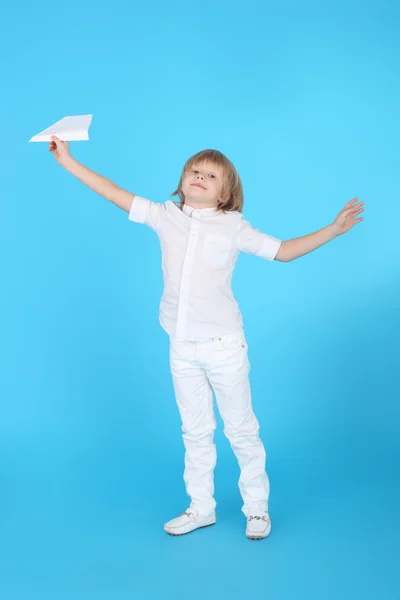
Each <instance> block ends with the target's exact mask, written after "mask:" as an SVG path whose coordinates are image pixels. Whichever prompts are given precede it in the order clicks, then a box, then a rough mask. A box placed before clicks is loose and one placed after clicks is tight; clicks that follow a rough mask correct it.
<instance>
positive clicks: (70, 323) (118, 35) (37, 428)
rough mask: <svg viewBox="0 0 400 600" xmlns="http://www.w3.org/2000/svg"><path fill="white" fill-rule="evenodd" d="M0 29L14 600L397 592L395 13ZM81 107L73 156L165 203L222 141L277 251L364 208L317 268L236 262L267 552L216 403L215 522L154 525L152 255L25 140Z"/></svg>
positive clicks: (175, 488)
mask: <svg viewBox="0 0 400 600" xmlns="http://www.w3.org/2000/svg"><path fill="white" fill-rule="evenodd" d="M2 15H3V16H2V19H1V24H0V31H1V36H0V44H1V51H2V66H1V83H2V90H3V91H2V95H1V100H0V102H1V113H2V145H1V150H0V153H1V154H0V160H1V163H0V164H1V170H2V177H1V192H2V194H1V196H2V217H1V219H0V227H1V236H0V244H1V252H0V256H1V273H2V294H1V319H2V322H1V346H0V350H1V371H2V373H1V378H0V382H1V383H0V385H1V388H0V390H1V405H0V408H1V419H0V477H1V494H0V509H1V510H0V515H1V540H2V542H1V555H0V558H1V562H0V595H1V597H2V598H4V599H6V600H48V599H49V600H53V599H54V598H57V600H64V599H65V600H71V599H72V598H73V599H74V600H78V599H79V600H80V599H81V598H82V599H85V600H87V599H89V598H95V599H96V600H102V599H103V598H104V599H112V600H114V599H118V600H125V599H128V598H132V597H137V598H165V597H166V596H167V595H168V596H169V595H171V597H174V598H175V599H176V600H180V599H183V598H188V597H191V598H194V599H197V598H203V597H207V598H218V597H220V595H222V594H227V595H228V597H230V598H231V599H232V600H234V599H239V598H244V597H246V595H247V594H250V595H254V594H255V593H257V595H258V596H259V594H262V596H263V597H268V598H271V599H273V600H281V599H285V600H286V599H288V598H299V599H302V598H307V599H310V598H315V599H318V600H319V599H320V598H324V599H326V600H328V599H331V598H332V599H333V598H335V599H337V598H339V597H340V598H342V599H350V598H361V597H363V598H364V599H367V598H376V597H377V596H378V595H379V596H381V597H384V598H385V600H389V599H394V598H398V597H399V594H400V582H399V578H398V571H397V572H396V569H395V566H396V560H395V558H396V551H397V552H398V550H399V548H398V546H399V542H398V540H399V533H400V531H399V510H398V506H399V476H398V475H399V434H398V431H399V428H398V423H399V388H400V385H399V377H398V363H399V360H398V359H399V350H398V347H399V342H398V340H399V329H400V327H399V296H400V278H399V259H400V250H399V245H398V243H397V238H398V219H399V216H400V215H399V212H400V211H399V191H400V189H399V187H400V186H399V176H398V174H399V158H400V157H399V134H400V126H399V117H398V107H399V93H400V84H399V58H400V52H399V51H400V42H399V39H400V38H399V33H400V32H399V23H400V21H399V17H400V10H399V5H398V3H396V2H395V1H394V0H393V1H388V0H383V1H382V0H381V1H380V2H368V1H366V2H361V1H355V0H346V1H344V0H339V1H338V0H335V1H334V2H333V1H332V2H325V3H321V2H317V1H311V0H304V1H302V2H294V1H289V2H285V3H283V4H282V3H280V2H278V1H274V2H261V0H259V1H258V2H257V1H254V0H250V2H245V3H237V2H231V3H230V4H229V5H227V4H225V3H224V2H221V1H216V0H213V1H212V2H211V1H209V0H204V1H203V2H201V3H194V4H191V3H187V2H177V1H176V0H173V1H172V2H168V3H163V2H150V3H148V2H146V3H142V2H140V3H139V2H134V3H130V2H128V1H126V2H118V1H117V2H113V3H112V4H109V3H98V2H79V3H78V2H75V1H72V2H69V3H68V5H65V4H59V3H56V4H55V3H54V2H48V1H45V2H40V3H36V4H32V3H28V2H26V1H25V2H22V3H19V4H17V5H13V6H12V5H10V4H9V5H8V7H5V8H3V11H2ZM89 113H92V114H93V121H92V124H91V128H90V130H89V136H90V140H89V141H87V142H70V150H71V153H72V155H73V156H74V157H75V158H76V159H77V160H79V161H80V162H82V163H83V164H84V165H86V166H87V167H89V168H91V169H93V170H94V171H96V172H98V173H100V174H102V175H104V176H105V177H108V178H110V179H111V180H113V181H114V182H116V183H117V184H118V185H120V186H121V187H123V188H125V189H127V190H129V191H131V192H133V193H134V194H137V195H141V196H145V197H147V198H149V199H151V200H153V201H158V202H165V201H166V200H168V199H169V197H170V194H171V193H172V191H173V190H174V189H175V188H176V185H177V183H178V180H179V176H180V173H181V169H182V167H183V164H184V162H185V161H186V159H187V158H188V157H189V156H191V155H192V154H194V153H195V152H198V151H199V150H202V149H205V148H217V149H219V150H220V151H222V152H223V153H225V154H226V155H227V156H228V158H229V159H230V160H231V161H232V162H233V163H234V165H235V166H236V168H237V170H238V172H239V174H240V176H241V178H242V182H243V186H244V195H245V203H244V210H243V214H244V216H245V218H246V219H247V220H249V221H250V222H251V223H252V224H253V226H254V227H257V228H258V229H260V230H261V231H264V232H266V233H269V234H271V235H273V236H276V237H279V238H281V239H290V238H293V237H299V236H302V235H305V234H308V233H311V232H312V231H315V230H317V229H320V228H321V227H324V226H325V225H328V224H329V223H331V222H332V221H333V220H334V219H335V217H336V216H337V214H338V212H339V211H340V210H341V209H342V208H343V207H344V205H345V204H346V203H347V202H348V201H349V200H351V199H352V198H353V197H354V196H358V198H359V201H364V202H365V211H364V212H363V213H362V214H361V215H360V216H363V217H364V221H362V222H361V223H359V224H357V225H355V226H354V227H353V229H352V230H351V231H350V232H349V233H347V234H345V235H343V236H341V237H339V238H337V239H335V240H333V241H332V242H330V243H328V244H326V245H325V246H323V247H321V248H319V249H317V250H315V251H314V252H312V253H310V254H308V255H306V256H303V257H301V258H299V259H297V260H294V261H293V262H291V263H287V264H285V263H280V262H277V261H274V262H272V263H269V262H267V261H263V260H262V259H260V258H257V257H255V256H251V255H246V254H241V255H240V257H239V260H238V263H237V267H236V270H235V272H234V278H233V291H234V294H235V296H236V298H237V300H238V302H239V305H240V308H241V310H242V313H243V319H244V325H245V331H246V335H247V340H248V343H249V358H250V363H251V374H250V377H251V384H252V391H253V406H254V410H255V413H256V415H257V417H258V419H259V421H260V432H261V437H262V439H263V442H264V445H265V448H266V452H267V472H268V475H269V477H270V483H271V496H270V513H271V518H272V533H271V536H270V537H269V538H268V539H267V540H263V541H261V542H252V541H250V540H248V539H247V538H246V537H245V518H244V515H243V514H242V513H241V511H240V507H241V504H242V500H241V497H240V494H239V488H238V485H237V481H238V477H239V468H238V465H237V462H236V459H235V457H234V454H233V452H232V450H231V448H230V446H229V443H228V441H227V439H226V438H225V436H224V435H223V432H222V422H221V419H220V416H219V413H218V411H217V408H216V411H217V421H218V429H217V432H216V436H215V440H216V443H217V451H218V462H217V467H216V471H215V486H216V492H215V497H216V500H217V519H218V520H217V524H216V525H215V526H214V527H211V528H208V529H201V530H197V531H195V532H193V533H192V534H190V535H186V536H182V537H178V538H173V537H171V536H168V535H167V534H166V533H165V532H164V530H163V524H164V522H166V521H167V520H169V519H171V518H173V517H174V516H176V515H177V514H178V513H179V512H182V511H183V510H185V508H186V507H187V506H188V504H189V498H188V496H187V495H186V492H185V487H184V481H183V477H182V475H183V456H184V447H183V442H182V438H181V429H180V426H181V423H180V419H179V413H178V409H177V406H176V404H175V398H174V393H173V387H172V380H171V374H170V371H169V357H168V352H169V346H168V336H167V335H166V334H165V332H164V331H163V330H162V328H161V327H160V325H159V323H158V306H159V301H160V297H161V294H162V288H163V284H162V271H161V251H160V247H159V242H158V238H157V236H156V234H155V233H154V232H153V231H152V230H150V229H148V228H146V227H145V226H144V225H139V224H137V223H132V222H129V221H128V218H127V213H126V212H123V211H122V210H120V209H118V208H117V207H115V206H114V205H112V204H110V203H108V202H107V201H106V200H105V199H104V198H102V197H101V196H99V195H97V194H95V193H94V192H93V191H91V190H90V189H89V188H87V187H85V186H84V185H83V184H82V183H81V182H79V181H78V180H77V179H75V178H74V177H73V176H72V175H71V174H69V173H68V172H67V171H65V170H64V169H63V168H62V167H60V166H59V165H58V164H57V163H56V161H55V160H54V157H53V156H52V155H51V153H50V152H48V150H47V148H48V144H47V143H43V144H34V143H31V144H30V143H28V140H29V139H30V137H31V136H33V135H34V134H36V133H38V132H39V131H41V130H43V129H45V128H46V127H48V126H50V125H51V124H52V123H54V122H55V121H57V120H59V119H61V118H62V117H64V116H67V115H75V114H89ZM175 199H176V198H175Z"/></svg>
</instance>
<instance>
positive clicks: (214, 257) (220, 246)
mask: <svg viewBox="0 0 400 600" xmlns="http://www.w3.org/2000/svg"><path fill="white" fill-rule="evenodd" d="M202 256H203V259H204V260H205V261H206V262H207V263H209V264H210V265H213V266H215V267H223V266H224V265H226V264H228V263H229V261H230V259H231V256H232V246H231V240H230V238H227V237H225V236H223V235H218V234H217V233H206V234H205V236H204V244H203V252H202Z"/></svg>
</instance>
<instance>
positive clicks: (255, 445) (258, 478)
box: [170, 329, 269, 516]
mask: <svg viewBox="0 0 400 600" xmlns="http://www.w3.org/2000/svg"><path fill="white" fill-rule="evenodd" d="M170 367H171V373H172V380H173V385H174V391H175V397H176V401H177V404H178V408H179V412H180V416H181V420H182V428H181V429H182V431H183V434H182V437H183V443H184V446H185V461H184V462H185V469H184V475H183V479H184V481H185V484H186V492H187V494H188V496H189V497H190V498H191V503H190V507H191V508H195V509H196V510H198V512H199V513H200V514H203V515H208V514H209V513H210V512H212V511H214V510H215V507H216V501H215V499H214V467H215V465H216V462H217V453H216V446H215V444H214V441H213V440H214V430H215V428H216V419H215V413H214V403H213V391H214V393H215V397H216V400H217V404H218V409H219V412H220V415H221V418H222V420H223V422H224V434H225V435H226V437H227V438H228V440H229V442H230V445H231V448H232V449H233V451H234V453H235V455H236V458H237V460H238V463H239V467H240V478H239V490H240V494H241V496H242V499H243V502H244V504H243V506H242V509H241V510H242V512H243V513H244V514H245V515H246V516H250V515H262V514H264V511H268V496H269V480H268V476H267V474H266V471H265V462H266V453H265V450H264V446H263V444H262V441H261V439H260V437H259V423H258V421H257V418H256V416H255V414H254V412H253V408H252V404H251V390H250V381H249V372H250V363H249V359H248V355H247V341H246V338H245V334H244V330H243V329H240V330H239V331H238V332H237V333H229V334H224V335H222V336H220V337H214V338H210V339H208V340H206V341H200V342H192V341H187V340H179V339H177V338H174V337H170Z"/></svg>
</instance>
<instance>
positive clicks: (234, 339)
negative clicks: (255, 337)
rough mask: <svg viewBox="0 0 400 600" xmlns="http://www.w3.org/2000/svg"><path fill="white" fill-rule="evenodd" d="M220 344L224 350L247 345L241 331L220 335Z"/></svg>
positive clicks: (236, 348) (242, 347)
mask: <svg viewBox="0 0 400 600" xmlns="http://www.w3.org/2000/svg"><path fill="white" fill-rule="evenodd" d="M220 344H221V348H223V349H224V350H229V349H231V350H239V349H245V348H246V347H247V342H246V338H245V336H244V334H243V333H242V332H239V333H230V334H225V335H223V336H221V339H220Z"/></svg>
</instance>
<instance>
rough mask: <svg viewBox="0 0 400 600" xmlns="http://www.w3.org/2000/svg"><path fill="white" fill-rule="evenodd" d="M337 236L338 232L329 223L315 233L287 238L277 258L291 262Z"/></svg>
mask: <svg viewBox="0 0 400 600" xmlns="http://www.w3.org/2000/svg"><path fill="white" fill-rule="evenodd" d="M335 237H336V234H335V233H334V231H333V230H332V225H328V226H327V227H323V228H322V229H319V230H318V231H314V233H309V234H308V235H303V236H302V237H298V238H293V239H292V240H286V241H284V242H282V244H281V246H280V248H279V250H278V252H277V255H276V257H275V260H280V261H282V262H289V261H291V260H294V259H295V258H298V257H299V256H303V255H304V254H308V252H311V251H312V250H315V249H316V248H319V247H320V246H322V245H323V244H326V242H330V241H331V240H333V238H335Z"/></svg>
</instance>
